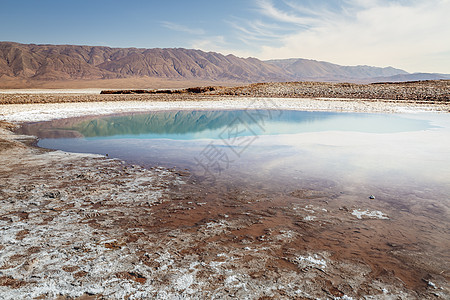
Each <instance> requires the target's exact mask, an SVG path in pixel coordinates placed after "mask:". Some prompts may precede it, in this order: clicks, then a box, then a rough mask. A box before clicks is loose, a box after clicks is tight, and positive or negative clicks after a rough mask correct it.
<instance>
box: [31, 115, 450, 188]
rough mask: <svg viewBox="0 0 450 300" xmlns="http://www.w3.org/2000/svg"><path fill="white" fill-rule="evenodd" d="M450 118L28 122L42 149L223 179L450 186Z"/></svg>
mask: <svg viewBox="0 0 450 300" xmlns="http://www.w3.org/2000/svg"><path fill="white" fill-rule="evenodd" d="M448 119H449V118H448V117H447V115H446V114H445V115H439V114H402V115H394V114H366V113H334V112H304V111H280V110H264V111H263V110H235V111H233V110H228V111H226V110H225V111H160V112H145V113H133V114H125V115H113V116H101V117H88V118H74V119H66V120H56V121H51V122H42V123H36V124H29V125H26V126H24V128H23V132H24V133H29V134H30V133H31V134H34V135H37V136H39V137H40V140H39V143H38V145H39V146H40V147H44V148H50V149H60V150H64V151H72V152H84V153H98V154H108V155H109V156H110V157H116V158H119V159H123V160H125V161H127V162H130V163H137V164H142V165H145V166H150V165H162V166H166V167H173V166H176V167H177V168H186V169H189V170H191V171H192V172H193V173H195V174H197V175H199V176H206V177H209V178H213V179H217V178H222V179H223V180H232V181H233V180H237V181H239V182H242V180H244V181H245V180H249V181H256V182H259V183H264V184H275V185H280V184H281V185H289V184H291V183H292V182H298V181H299V180H302V179H303V180H306V179H311V178H320V179H322V180H324V181H333V182H338V181H339V182H342V183H347V184H348V183H350V182H352V183H356V182H360V183H361V184H368V183H374V182H377V183H380V184H382V183H385V184H388V185H392V184H394V183H395V184H397V183H403V184H411V183H412V182H417V183H418V184H420V185H423V184H425V183H427V184H433V185H434V184H438V185H442V186H448V182H447V181H448V178H450V173H449V171H448V170H450V150H449V140H450V139H449V137H450V135H449V127H450V126H449V120H448Z"/></svg>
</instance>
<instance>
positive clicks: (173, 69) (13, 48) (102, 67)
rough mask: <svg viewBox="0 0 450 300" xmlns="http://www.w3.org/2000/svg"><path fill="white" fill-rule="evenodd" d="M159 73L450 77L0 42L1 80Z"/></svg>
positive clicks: (262, 78)
mask: <svg viewBox="0 0 450 300" xmlns="http://www.w3.org/2000/svg"><path fill="white" fill-rule="evenodd" d="M143 77H145V78H159V79H171V80H196V81H205V82H206V81H207V82H234V83H252V82H268V81H335V82H382V81H410V80H422V79H426V80H430V79H450V75H448V74H430V73H415V74H410V73H408V72H406V71H403V70H400V69H396V68H393V67H385V68H380V67H371V66H341V65H337V64H332V63H328V62H322V61H315V60H307V59H300V58H298V59H281V60H268V61H262V60H259V59H256V58H240V57H236V56H234V55H232V54H229V55H223V54H220V53H215V52H204V51H201V50H192V49H183V48H166V49H159V48H153V49H138V48H110V47H103V46H78V45H35V44H20V43H14V42H0V83H1V82H2V81H9V82H11V81H14V80H21V82H24V81H26V82H34V81H36V82H38V81H39V82H43V81H44V82H45V81H70V80H105V79H123V78H143Z"/></svg>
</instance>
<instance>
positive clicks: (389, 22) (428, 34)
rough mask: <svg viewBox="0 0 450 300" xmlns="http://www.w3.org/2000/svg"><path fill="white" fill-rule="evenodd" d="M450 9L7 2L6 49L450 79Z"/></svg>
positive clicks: (443, 4)
mask: <svg viewBox="0 0 450 300" xmlns="http://www.w3.org/2000/svg"><path fill="white" fill-rule="evenodd" d="M449 16H450V0H335V1H331V0H226V1H224V0H221V1H214V0H209V1H206V0H198V1H197V0H190V1H186V0H185V1H173V0H158V1H153V0H148V1H144V0H127V1H118V0H39V1H38V0H0V41H13V42H19V43H34V44H75V45H92V46H110V47H137V48H190V49H201V50H203V51H215V52H220V53H222V54H225V55H226V54H234V55H237V56H240V57H256V58H259V59H262V60H266V59H285V58H306V59H314V60H320V61H328V62H332V63H336V64H340V65H370V66H378V67H387V66H392V67H396V68H400V69H403V70H405V71H408V72H411V73H413V72H430V73H447V74H450V17H449Z"/></svg>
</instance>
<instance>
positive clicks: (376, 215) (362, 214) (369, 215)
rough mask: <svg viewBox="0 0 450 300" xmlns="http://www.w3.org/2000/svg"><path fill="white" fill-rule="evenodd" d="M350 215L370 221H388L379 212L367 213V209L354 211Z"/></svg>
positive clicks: (383, 214) (385, 216) (386, 217)
mask: <svg viewBox="0 0 450 300" xmlns="http://www.w3.org/2000/svg"><path fill="white" fill-rule="evenodd" d="M352 215H354V216H356V217H357V218H358V219H362V218H363V217H366V218H370V219H381V220H389V217H388V216H387V215H386V214H385V213H383V212H381V211H379V210H375V211H369V210H368V209H366V210H359V209H354V210H353V212H352Z"/></svg>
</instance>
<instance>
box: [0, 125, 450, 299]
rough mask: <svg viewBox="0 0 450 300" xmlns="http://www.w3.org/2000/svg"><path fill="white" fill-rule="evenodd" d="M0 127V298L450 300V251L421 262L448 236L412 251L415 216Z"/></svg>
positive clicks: (334, 194) (416, 243) (332, 194)
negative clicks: (41, 144) (49, 142)
mask: <svg viewBox="0 0 450 300" xmlns="http://www.w3.org/2000/svg"><path fill="white" fill-rule="evenodd" d="M1 126H2V129H1V132H0V203H1V206H0V207H1V208H0V232H1V236H0V298H3V299H73V298H79V299H231V298H233V299H235V298H237V299H317V298H321V299H361V298H365V299H449V298H450V287H449V284H448V282H449V260H448V253H447V254H445V253H440V255H441V256H440V257H432V258H431V257H428V255H429V253H434V252H433V251H432V250H433V249H434V248H439V249H442V247H443V246H444V247H445V245H442V243H444V244H445V243H448V239H443V240H442V241H441V240H436V241H427V245H428V247H429V249H427V248H423V247H421V244H423V242H424V241H421V240H420V239H419V238H418V237H416V236H415V234H414V231H412V230H409V229H408V226H409V223H408V222H418V221H421V220H420V219H417V218H418V217H417V218H416V219H415V217H414V214H413V213H411V212H408V211H402V212H400V213H401V214H404V217H403V218H402V219H401V220H403V223H402V222H400V223H399V224H397V223H393V222H392V221H391V216H390V215H389V214H390V213H391V212H390V211H378V210H376V209H375V208H374V207H375V206H374V205H373V204H371V203H372V202H370V200H368V199H367V201H366V202H364V203H363V205H362V204H358V202H356V201H353V202H352V201H350V200H349V202H348V203H347V204H346V205H342V202H341V201H338V199H341V198H342V195H340V194H339V192H338V191H336V190H334V189H333V188H332V187H328V188H327V187H323V188H321V189H315V188H313V187H311V188H310V189H302V190H294V191H290V192H288V193H285V194H273V193H271V192H270V191H268V190H264V189H262V190H259V191H258V190H250V189H245V188H243V187H239V186H230V185H226V184H221V185H216V186H214V187H210V186H209V185H208V184H207V182H201V181H199V180H197V179H196V178H193V177H189V174H188V173H187V172H185V171H183V170H166V169H162V168H148V169H144V168H141V167H138V166H130V165H127V164H124V163H123V162H120V161H117V160H113V159H108V158H105V157H101V156H95V155H84V154H83V155H82V154H70V153H65V152H61V151H53V152H49V151H44V150H42V149H38V148H34V147H33V146H32V143H33V139H32V138H30V137H26V136H18V135H13V134H12V133H11V132H10V131H9V129H11V128H12V127H13V125H11V124H8V123H6V122H2V123H1ZM447 225H448V224H446V223H445V222H444V223H442V224H440V225H433V226H437V229H436V228H435V229H436V230H439V231H441V232H443V234H447V237H448V228H447V227H446V226H447ZM428 250H430V252H428Z"/></svg>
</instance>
